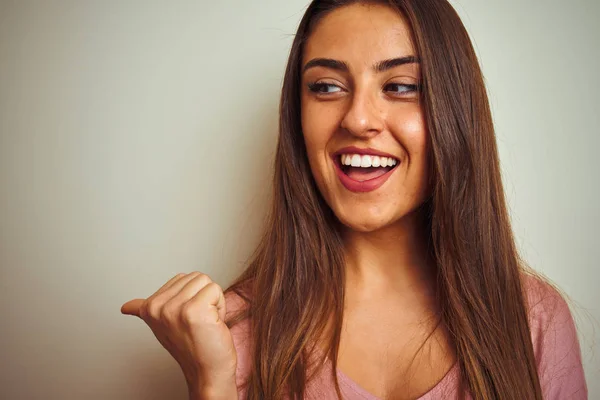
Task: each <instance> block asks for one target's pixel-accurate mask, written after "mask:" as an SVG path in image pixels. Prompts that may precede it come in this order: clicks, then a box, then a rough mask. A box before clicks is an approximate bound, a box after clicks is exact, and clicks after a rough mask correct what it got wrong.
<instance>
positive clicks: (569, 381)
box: [530, 281, 588, 400]
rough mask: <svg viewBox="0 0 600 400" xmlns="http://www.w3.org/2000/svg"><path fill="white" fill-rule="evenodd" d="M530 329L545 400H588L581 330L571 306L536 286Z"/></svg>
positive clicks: (548, 288) (553, 292) (543, 286)
mask: <svg viewBox="0 0 600 400" xmlns="http://www.w3.org/2000/svg"><path fill="white" fill-rule="evenodd" d="M534 286H535V288H534V292H533V293H532V294H530V301H531V303H530V306H531V307H530V325H531V335H532V341H533V345H534V351H535V358H536V363H537V370H538V375H539V378H540V385H541V388H542V395H543V398H544V399H545V400H587V398H588V391H587V385H586V382H585V375H584V371H583V365H582V360H581V349H580V345H579V340H578V338H577V329H576V327H575V322H574V320H573V316H572V315H571V312H570V310H569V306H568V304H567V302H566V301H565V300H564V299H563V297H562V296H561V295H560V294H559V293H558V292H557V291H556V290H555V289H554V288H552V287H551V286H550V285H548V284H546V283H542V282H539V281H538V282H537V283H535V284H534Z"/></svg>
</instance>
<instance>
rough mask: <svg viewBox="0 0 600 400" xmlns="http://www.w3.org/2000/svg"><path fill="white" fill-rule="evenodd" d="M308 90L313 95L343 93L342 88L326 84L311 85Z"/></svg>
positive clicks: (316, 83)
mask: <svg viewBox="0 0 600 400" xmlns="http://www.w3.org/2000/svg"><path fill="white" fill-rule="evenodd" d="M308 89H309V90H310V91H311V92H313V93H319V94H329V93H338V92H341V91H342V88H340V87H339V86H338V85H334V84H332V83H324V82H315V83H309V84H308Z"/></svg>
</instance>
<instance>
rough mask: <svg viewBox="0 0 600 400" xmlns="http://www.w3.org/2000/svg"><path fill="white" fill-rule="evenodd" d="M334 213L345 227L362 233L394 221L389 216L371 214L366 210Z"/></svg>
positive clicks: (372, 230) (375, 229)
mask: <svg viewBox="0 0 600 400" xmlns="http://www.w3.org/2000/svg"><path fill="white" fill-rule="evenodd" d="M335 215H336V216H337V218H338V219H339V221H340V222H341V223H342V224H343V225H344V226H345V227H346V228H348V229H351V230H353V231H355V232H363V233H367V232H375V231H378V230H380V229H382V228H385V227H386V226H389V225H390V224H391V223H393V222H394V221H393V220H392V219H391V218H385V217H382V216H380V215H373V214H371V213H369V212H368V211H356V212H348V213H343V212H342V213H339V212H335Z"/></svg>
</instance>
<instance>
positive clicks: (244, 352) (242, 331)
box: [225, 291, 251, 399]
mask: <svg viewBox="0 0 600 400" xmlns="http://www.w3.org/2000/svg"><path fill="white" fill-rule="evenodd" d="M246 307H247V303H246V301H245V300H244V299H243V298H242V297H241V296H239V295H238V294H237V293H235V292H233V291H229V292H227V293H225V309H226V317H225V320H226V321H228V320H229V319H231V318H232V317H234V316H236V315H237V314H238V313H239V312H241V311H243V309H245V308H246ZM229 331H230V332H231V337H232V339H233V345H234V347H235V350H236V353H237V369H236V383H237V386H238V393H239V395H240V399H243V398H245V390H244V389H243V384H244V382H245V380H246V378H247V377H248V374H249V372H250V368H251V362H250V360H251V358H250V349H251V341H250V320H249V319H248V318H246V319H244V320H242V321H240V322H238V323H236V324H235V325H233V326H232V327H231V328H229Z"/></svg>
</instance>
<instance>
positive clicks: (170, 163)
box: [0, 0, 600, 400]
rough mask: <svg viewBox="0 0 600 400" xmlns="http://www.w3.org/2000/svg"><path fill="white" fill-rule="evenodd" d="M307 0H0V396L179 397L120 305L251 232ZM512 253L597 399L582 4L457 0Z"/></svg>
mask: <svg viewBox="0 0 600 400" xmlns="http://www.w3.org/2000/svg"><path fill="white" fill-rule="evenodd" d="M307 3H308V2H307V0H285V1H282V0H262V1H248V0H222V1H169V2H167V1H139V0H131V1H116V0H110V1H100V0H98V1H83V0H82V1H58V0H56V1H41V0H40V1H5V0H0V267H1V268H0V363H1V364H0V366H1V371H0V398H2V399H11V400H12V399H103V400H105V399H127V400H142V399H143V400H148V399H157V400H158V399H167V398H168V399H182V400H183V399H185V398H186V388H185V381H184V379H183V376H182V374H181V372H180V370H179V367H178V365H177V364H176V362H175V361H174V360H173V359H172V358H171V357H170V355H169V354H168V353H167V352H166V351H165V350H164V349H163V348H162V347H161V346H160V344H159V343H158V341H157V340H156V339H155V337H154V336H153V335H152V333H151V331H150V329H149V328H148V327H147V326H146V325H145V324H144V323H143V322H142V321H141V320H139V319H137V318H134V317H128V316H123V315H121V314H120V312H119V308H120V306H121V304H122V303H124V302H125V301H127V300H129V299H131V298H134V297H147V296H149V295H150V294H152V293H153V292H154V291H155V290H156V289H158V288H159V287H160V286H161V285H162V284H163V283H164V282H165V281H167V280H168V279H169V278H171V277H172V276H173V275H175V274H176V273H178V272H190V271H192V270H200V271H203V272H205V273H207V274H209V275H210V276H211V277H212V278H213V279H214V280H215V281H217V282H218V283H219V284H221V285H222V286H227V285H228V284H229V283H230V282H231V280H232V279H233V277H234V276H235V275H237V274H238V273H239V272H240V271H241V268H242V266H243V264H244V262H245V261H246V259H247V258H248V257H249V255H250V253H251V251H252V250H253V248H254V246H255V245H256V244H257V239H258V235H259V232H260V229H261V227H262V221H263V216H264V212H265V210H266V203H265V202H266V201H267V199H268V198H269V195H270V194H269V190H270V184H271V183H270V179H271V174H272V170H271V162H272V159H273V156H274V149H275V141H276V135H277V118H278V116H277V108H278V101H279V90H280V87H281V83H282V77H283V72H284V68H285V62H286V59H287V55H288V51H289V47H290V45H291V42H292V37H293V34H294V32H295V29H296V27H297V24H298V22H299V21H300V18H301V16H302V14H303V11H304V10H305V7H306V5H307ZM453 4H455V6H456V8H457V10H458V12H459V13H460V15H461V16H462V18H463V21H464V23H465V24H466V25H467V28H468V30H469V32H470V34H471V36H472V38H473V39H474V42H475V45H476V49H477V52H478V55H479V57H480V60H481V63H482V67H483V72H484V74H485V77H486V82H487V84H488V90H489V94H490V100H491V104H492V108H493V114H494V120H495V122H496V128H497V137H498V144H499V149H500V155H501V161H502V168H503V174H504V180H505V181H504V182H505V189H506V192H507V195H508V198H509V204H510V209H511V215H512V219H513V223H514V231H515V234H516V237H517V239H518V242H519V246H520V248H521V250H522V252H523V254H524V256H525V258H526V259H527V260H528V261H529V262H530V263H531V265H532V266H533V267H535V268H536V269H538V270H540V271H542V272H543V273H545V274H546V275H547V276H548V277H550V278H551V279H552V280H554V281H555V282H556V283H558V284H559V286H560V287H561V288H562V289H563V290H564V292H565V293H566V294H568V295H569V296H570V298H571V305H572V307H573V312H574V315H575V316H576V319H577V323H578V325H579V331H580V338H581V346H582V351H583V355H584V362H585V369H586V374H587V380H588V385H589V389H590V399H600V361H599V356H598V354H597V353H598V347H597V345H596V344H595V343H596V342H597V341H598V339H600V336H599V333H598V332H600V330H599V329H598V324H597V321H598V320H600V295H599V292H600V290H599V289H598V285H599V283H600V268H599V266H600V264H599V261H598V260H599V259H600V245H598V243H597V236H596V232H597V230H598V226H599V225H600V215H599V211H598V205H599V204H600V182H599V178H598V172H599V168H598V159H597V158H595V157H594V156H595V154H596V153H597V151H598V149H599V148H600V132H599V127H600V118H599V115H600V102H599V98H600V97H599V95H598V92H599V90H600V77H599V74H598V72H599V71H600V43H599V38H600V29H599V25H598V20H599V18H600V1H597V0H588V1H585V0H569V1H559V0H555V1H552V0H502V1H500V0H493V1H492V0H490V1H488V0H486V1H482V0H460V2H454V3H453Z"/></svg>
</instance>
